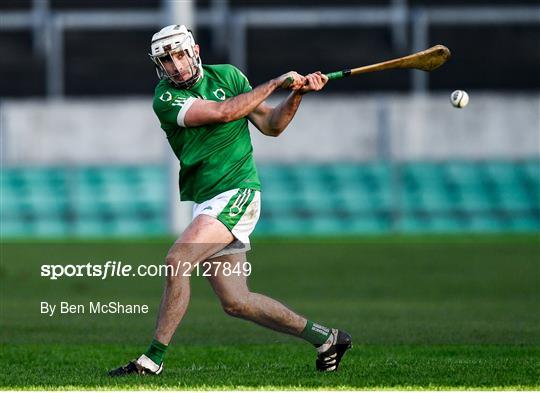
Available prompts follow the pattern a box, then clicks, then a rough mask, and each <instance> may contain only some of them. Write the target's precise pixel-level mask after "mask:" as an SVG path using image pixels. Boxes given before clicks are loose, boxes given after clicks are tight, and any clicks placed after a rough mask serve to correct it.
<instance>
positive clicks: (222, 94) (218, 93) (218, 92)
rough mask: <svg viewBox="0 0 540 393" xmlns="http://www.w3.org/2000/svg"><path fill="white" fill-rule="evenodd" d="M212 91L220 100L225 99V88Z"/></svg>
mask: <svg viewBox="0 0 540 393" xmlns="http://www.w3.org/2000/svg"><path fill="white" fill-rule="evenodd" d="M212 93H213V94H214V95H215V96H216V98H217V99H218V100H221V101H223V100H225V91H223V89H221V88H219V89H216V90H214V91H213V92H212Z"/></svg>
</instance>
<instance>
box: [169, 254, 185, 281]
mask: <svg viewBox="0 0 540 393" xmlns="http://www.w3.org/2000/svg"><path fill="white" fill-rule="evenodd" d="M165 266H166V271H165V275H166V282H167V284H168V285H174V284H178V283H180V282H181V281H182V279H184V278H186V277H188V276H187V275H186V273H189V272H190V270H191V269H190V267H189V266H187V265H185V263H182V261H180V260H179V259H178V256H177V255H175V254H173V253H169V254H168V255H167V256H166V257H165Z"/></svg>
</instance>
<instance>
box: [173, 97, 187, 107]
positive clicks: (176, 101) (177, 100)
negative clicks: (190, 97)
mask: <svg viewBox="0 0 540 393" xmlns="http://www.w3.org/2000/svg"><path fill="white" fill-rule="evenodd" d="M186 100H187V98H184V97H176V98H175V99H174V101H173V102H172V103H171V105H172V106H182V105H184V104H185V103H186Z"/></svg>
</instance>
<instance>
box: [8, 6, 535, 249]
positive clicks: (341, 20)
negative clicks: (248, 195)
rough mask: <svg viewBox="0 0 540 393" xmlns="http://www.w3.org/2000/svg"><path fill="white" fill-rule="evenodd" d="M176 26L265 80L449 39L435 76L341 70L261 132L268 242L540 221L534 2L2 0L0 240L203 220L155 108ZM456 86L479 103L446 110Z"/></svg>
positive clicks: (525, 226)
mask: <svg viewBox="0 0 540 393" xmlns="http://www.w3.org/2000/svg"><path fill="white" fill-rule="evenodd" d="M172 23H179V24H187V25H189V26H191V27H192V29H193V30H194V33H195V39H196V41H197V42H198V43H199V44H200V46H201V54H202V59H203V62H204V63H207V64H215V63H231V64H234V65H236V66H237V67H239V68H240V69H241V70H243V71H244V73H245V74H246V75H247V76H248V78H249V79H250V81H251V84H252V85H253V86H255V85H257V84H259V83H262V82H264V81H266V80H268V79H270V78H273V77H276V76H278V75H280V74H282V73H284V72H287V71H289V70H296V71H298V72H300V73H308V72H312V71H315V70H321V71H323V72H330V71H336V70H340V69H343V68H349V67H355V66H360V65H364V64H369V63H373V62H378V61H382V60H386V59H389V58H392V57H397V56H402V55H405V54H408V53H411V52H414V51H417V50H422V49H425V48H428V47H430V46H432V45H435V44H439V43H440V44H444V45H446V46H448V47H449V48H450V49H451V50H452V54H453V57H452V59H451V60H450V61H449V63H447V64H446V65H445V66H443V67H442V68H440V69H438V70H436V71H435V72H433V73H431V74H427V73H423V72H421V71H389V72H382V73H378V74H372V75H365V76H360V77H356V78H351V79H344V80H338V81H333V82H331V83H329V84H328V87H327V88H326V89H325V90H324V91H323V92H322V93H319V94H313V95H309V96H306V97H305V99H304V101H303V103H302V107H301V108H300V110H299V112H298V114H297V116H296V118H295V119H294V121H293V122H292V124H291V125H290V126H289V128H288V130H287V131H286V132H285V133H284V134H283V135H282V136H281V137H279V138H277V139H273V138H266V137H263V136H261V135H260V134H259V133H258V131H256V130H255V129H253V133H252V138H253V144H254V149H255V158H256V161H257V164H258V168H259V172H260V176H261V180H262V182H263V193H262V198H263V199H262V203H263V209H262V216H261V220H260V222H259V224H258V226H257V229H256V232H255V233H256V234H257V235H261V236H265V235H287V236H292V235H357V234H381V233H422V234H423V233H509V232H538V231H539V230H540V72H539V70H540V46H539V45H538V43H539V42H540V6H539V5H538V1H526V0H520V1H518V2H514V1H480V0H473V1H456V0H452V1H445V0H442V1H441V0H437V1H430V0H387V1H384V0H381V1H344V0H343V1H342V0H340V1H316V0H310V1H302V0H287V1H281V0H280V1H261V0H259V1H247V0H207V1H182V2H180V1H177V2H171V1H152V0H108V1H104V0H100V1H96V0H92V1H91V0H27V1H24V0H14V1H12V0H3V1H2V2H0V47H1V48H2V52H3V53H2V56H1V60H0V75H1V78H0V127H1V129H0V137H1V160H2V161H1V163H2V168H1V171H0V176H1V201H0V202H1V204H0V206H1V216H0V217H1V235H2V238H17V237H24V238H29V237H30V238H31V237H63V236H75V237H93V236H96V237H102V236H118V237H123V236H160V235H169V234H177V233H179V231H180V230H181V229H182V228H183V227H184V226H185V225H187V223H189V219H190V205H189V203H179V202H178V189H177V181H178V164H177V162H176V160H175V159H174V157H173V155H172V153H171V152H170V148H169V147H168V144H167V141H166V139H165V134H164V132H163V131H162V130H161V129H160V128H159V124H158V121H157V119H156V118H155V116H154V114H153V112H152V107H151V99H152V94H153V89H154V86H155V84H156V83H157V79H156V75H155V72H154V69H153V65H152V63H151V61H150V60H149V59H148V56H147V53H148V51H149V44H150V39H151V37H152V34H153V33H154V32H156V31H157V30H158V29H159V28H161V27H162V26H164V25H167V24H172ZM455 89H463V90H466V91H468V93H469V95H470V97H471V101H470V103H469V106H468V107H466V108H464V109H455V108H453V107H452V106H451V105H450V101H449V97H450V93H451V92H452V91H453V90H455ZM283 97H284V96H279V95H278V96H276V97H272V99H270V102H272V103H277V102H278V101H279V100H280V99H282V98H283Z"/></svg>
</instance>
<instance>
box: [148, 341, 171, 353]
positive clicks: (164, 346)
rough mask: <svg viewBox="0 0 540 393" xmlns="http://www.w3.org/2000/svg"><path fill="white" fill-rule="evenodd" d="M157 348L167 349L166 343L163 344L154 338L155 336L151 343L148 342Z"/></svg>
mask: <svg viewBox="0 0 540 393" xmlns="http://www.w3.org/2000/svg"><path fill="white" fill-rule="evenodd" d="M150 345H152V346H154V347H156V348H158V349H161V350H163V351H164V350H166V349H167V344H163V343H162V342H160V341H158V340H156V339H155V338H154V339H153V340H152V344H150Z"/></svg>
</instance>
